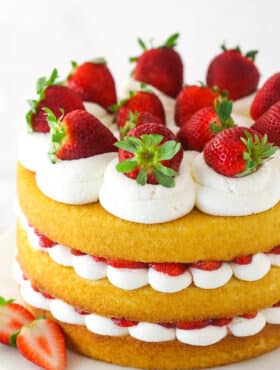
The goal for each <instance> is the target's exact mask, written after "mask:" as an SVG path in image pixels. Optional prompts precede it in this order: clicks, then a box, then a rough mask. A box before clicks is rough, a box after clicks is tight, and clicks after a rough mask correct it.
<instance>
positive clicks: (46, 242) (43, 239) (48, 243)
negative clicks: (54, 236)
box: [34, 229, 56, 248]
mask: <svg viewBox="0 0 280 370" xmlns="http://www.w3.org/2000/svg"><path fill="white" fill-rule="evenodd" d="M34 232H35V234H36V235H37V236H38V238H39V244H40V247H42V248H52V247H54V246H55V245H56V243H55V242H54V241H52V240H51V239H49V238H48V237H47V236H46V235H43V234H41V233H40V232H39V231H38V230H36V229H34Z"/></svg>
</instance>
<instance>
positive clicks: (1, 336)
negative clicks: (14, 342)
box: [0, 297, 35, 345]
mask: <svg viewBox="0 0 280 370" xmlns="http://www.w3.org/2000/svg"><path fill="white" fill-rule="evenodd" d="M34 319H35V318H34V316H33V315H32V314H31V313H30V312H29V311H27V309H26V308H24V307H23V306H21V305H19V304H17V303H14V301H13V299H9V300H6V299H4V298H3V297H0V343H3V344H6V345H9V344H10V337H11V335H13V334H15V333H16V332H18V331H19V330H20V329H21V328H22V326H23V325H25V324H29V323H30V322H32V321H33V320H34Z"/></svg>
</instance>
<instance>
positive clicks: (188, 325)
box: [176, 320, 211, 330]
mask: <svg viewBox="0 0 280 370" xmlns="http://www.w3.org/2000/svg"><path fill="white" fill-rule="evenodd" d="M210 324H211V320H200V321H186V322H178V323H177V324H176V328H177V329H183V330H194V329H203V328H206V326H208V325H210Z"/></svg>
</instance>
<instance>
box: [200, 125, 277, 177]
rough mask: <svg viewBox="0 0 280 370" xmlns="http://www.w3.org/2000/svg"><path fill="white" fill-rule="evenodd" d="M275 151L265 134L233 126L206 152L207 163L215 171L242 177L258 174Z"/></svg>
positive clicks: (221, 134)
mask: <svg viewBox="0 0 280 370" xmlns="http://www.w3.org/2000/svg"><path fill="white" fill-rule="evenodd" d="M276 150H277V148H276V147H275V146H273V144H270V143H269V142H268V141H267V136H266V135H264V136H262V135H261V134H259V133H258V132H257V131H255V130H253V129H250V128H246V127H234V128H230V129H228V130H225V131H223V132H221V133H220V134H218V135H217V136H215V137H214V138H213V139H212V140H211V141H209V142H208V143H207V144H206V145H205V148H204V151H203V152H204V159H205V162H206V163H207V164H208V166H210V167H212V168H213V169H214V170H215V171H216V172H218V173H220V174H222V175H224V176H227V177H242V176H246V175H250V174H251V173H253V172H255V171H257V169H258V168H259V167H260V166H261V165H262V164H263V163H264V162H265V161H266V160H267V159H268V158H270V157H271V156H272V155H273V154H274V153H275V152H276Z"/></svg>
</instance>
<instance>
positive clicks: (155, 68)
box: [130, 33, 183, 98]
mask: <svg viewBox="0 0 280 370" xmlns="http://www.w3.org/2000/svg"><path fill="white" fill-rule="evenodd" d="M178 37H179V34H178V33H176V34H174V35H172V36H170V37H169V38H168V39H167V40H166V42H165V43H164V44H163V45H162V46H159V47H158V48H152V49H149V50H148V49H147V47H146V45H145V43H144V42H143V41H142V40H141V39H138V43H139V45H140V47H141V48H142V49H143V54H142V55H141V56H140V57H135V58H130V61H131V62H137V64H136V66H135V69H134V71H133V77H134V78H135V80H137V81H141V82H146V83H147V84H150V85H152V86H154V87H156V88H157V89H158V90H160V91H162V92H163V93H165V94H166V95H168V96H171V97H173V98H175V97H176V96H177V94H178V93H179V91H180V90H181V88H182V84H183V63H182V60H181V57H180V55H179V54H178V53H177V52H176V51H175V50H174V47H175V46H176V41H177V39H178Z"/></svg>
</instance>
